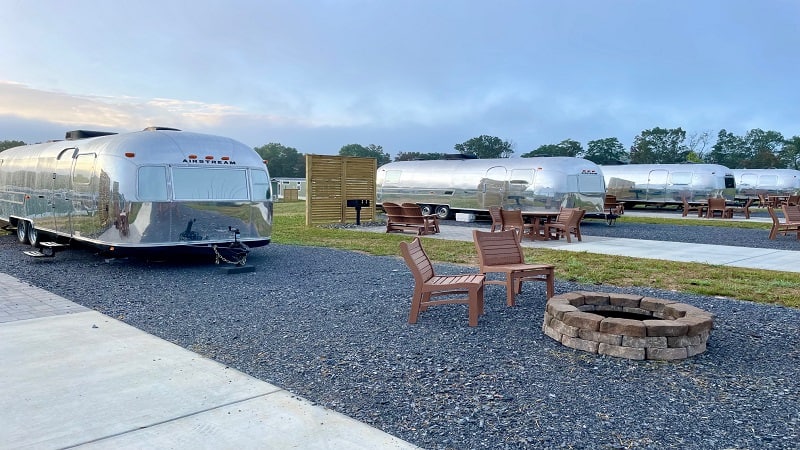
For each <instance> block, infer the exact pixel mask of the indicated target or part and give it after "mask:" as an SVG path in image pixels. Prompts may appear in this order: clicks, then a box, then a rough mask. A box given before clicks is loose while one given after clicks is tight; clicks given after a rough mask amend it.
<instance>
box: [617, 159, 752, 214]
mask: <svg viewBox="0 0 800 450" xmlns="http://www.w3.org/2000/svg"><path fill="white" fill-rule="evenodd" d="M601 169H602V171H603V177H604V178H605V182H606V190H607V191H608V193H609V194H610V195H616V197H617V201H618V202H621V203H624V204H625V205H626V207H633V206H634V205H654V206H663V205H681V204H682V203H683V199H684V198H686V200H687V201H698V200H702V199H707V198H709V197H724V198H727V199H729V200H733V199H734V194H735V190H736V182H735V180H734V177H733V172H731V170H730V169H728V168H727V167H725V166H722V165H719V164H625V165H618V166H601Z"/></svg>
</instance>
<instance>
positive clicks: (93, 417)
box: [0, 273, 416, 450]
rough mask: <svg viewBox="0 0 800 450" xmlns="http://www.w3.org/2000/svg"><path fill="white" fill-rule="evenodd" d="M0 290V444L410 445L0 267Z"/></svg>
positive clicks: (180, 446) (37, 446) (179, 446)
mask: <svg viewBox="0 0 800 450" xmlns="http://www.w3.org/2000/svg"><path fill="white" fill-rule="evenodd" d="M0 293H1V294H0V296H1V297H0V357H2V362H0V389H2V395H0V448H4V449H5V448H8V449H12V448H13V449H23V448H30V449H57V448H73V447H77V448H85V449H89V448H113V449H124V448H137V449H140V448H154V449H155V448H159V449H160V448H170V449H204V448H207V449H223V448H230V449H273V448H275V449H288V448H297V449H370V450H372V449H377V448H381V449H384V448H389V449H411V448H416V447H415V446H413V445H411V444H409V443H407V442H404V441H402V440H400V439H397V438H395V437H393V436H390V435H388V434H386V433H383V432H382V431H380V430H377V429H375V428H373V427H370V426H368V425H366V424H363V423H361V422H358V421H356V420H353V419H351V418H349V417H346V416H344V415H342V414H338V413H336V412H333V411H331V410H328V409H325V408H322V407H320V406H315V405H312V404H311V403H309V402H308V401H306V400H304V399H302V398H299V397H297V396H295V395H293V394H292V393H291V392H288V391H286V390H283V389H281V388H279V387H277V386H273V385H271V384H269V383H265V382H263V381H260V380H258V379H255V378H253V377H250V376H248V375H245V374H243V373H241V372H239V371H237V370H234V369H231V368H229V367H225V366H224V365H222V364H219V363H217V362H215V361H213V360H210V359H207V358H204V357H202V356H200V355H197V354H195V353H193V352H190V351H188V350H186V349H184V348H182V347H179V346H177V345H174V344H171V343H169V342H167V341H164V340H161V339H159V338H156V337H154V336H152V335H149V334H147V333H145V332H143V331H140V330H138V329H136V328H134V327H131V326H129V325H127V324H125V323H122V322H120V321H118V320H115V319H112V318H110V317H108V316H105V315H103V314H100V313H98V312H96V311H93V310H90V309H87V308H84V307H82V306H80V305H77V304H75V303H73V302H70V301H68V300H66V299H64V298H62V297H59V296H57V295H55V294H52V293H50V292H47V291H45V290H42V289H39V288H37V287H33V286H30V285H28V284H27V283H24V282H21V281H19V280H17V279H16V278H13V277H11V276H9V275H6V274H3V273H0Z"/></svg>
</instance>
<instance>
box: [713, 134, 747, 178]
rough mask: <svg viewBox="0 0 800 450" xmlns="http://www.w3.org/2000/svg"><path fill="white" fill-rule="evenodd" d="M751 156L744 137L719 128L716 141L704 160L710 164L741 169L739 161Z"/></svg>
mask: <svg viewBox="0 0 800 450" xmlns="http://www.w3.org/2000/svg"><path fill="white" fill-rule="evenodd" d="M750 157H751V155H750V154H749V151H748V149H747V146H746V145H745V142H744V139H742V138H741V137H740V136H737V135H735V134H733V133H729V132H727V131H726V130H724V129H722V130H719V133H717V142H716V143H714V145H713V146H712V147H711V151H710V152H709V153H708V155H706V158H705V161H706V162H708V163H712V164H722V165H723V166H725V167H729V168H731V169H741V168H743V167H744V166H742V165H741V162H742V161H744V160H747V159H749V158H750Z"/></svg>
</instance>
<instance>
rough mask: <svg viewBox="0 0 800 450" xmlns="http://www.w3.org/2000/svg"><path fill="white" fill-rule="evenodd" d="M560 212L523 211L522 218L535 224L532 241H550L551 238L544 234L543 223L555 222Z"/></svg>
mask: <svg viewBox="0 0 800 450" xmlns="http://www.w3.org/2000/svg"><path fill="white" fill-rule="evenodd" d="M558 214H559V211H523V212H522V217H523V218H525V219H526V220H529V221H530V222H531V223H532V224H533V233H532V234H531V235H530V236H531V239H534V240H537V241H548V240H550V237H549V236H545V235H544V233H543V230H544V227H543V226H542V224H543V223H549V222H553V221H554V220H555V219H556V218H557V217H558Z"/></svg>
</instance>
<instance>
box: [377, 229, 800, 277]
mask: <svg viewBox="0 0 800 450" xmlns="http://www.w3.org/2000/svg"><path fill="white" fill-rule="evenodd" d="M440 228H441V233H439V234H435V235H430V237H432V238H436V239H454V240H463V241H472V230H473V229H476V228H471V227H462V226H452V225H450V226H447V225H442V226H441V227H440ZM483 230H484V231H486V229H485V228H483ZM377 231H380V232H383V231H385V229H381V230H377ZM522 245H523V246H524V247H538V248H550V249H554V250H565V251H570V252H587V253H600V254H603V255H619V256H630V257H633V258H648V259H663V260H669V261H682V262H696V263H706V264H717V265H722V266H731V267H744V268H750V269H765V270H777V271H780V272H800V252H797V251H792V250H773V249H768V248H749V247H731V246H726V245H706V244H686V243H681V242H666V241H647V240H642V239H620V238H608V237H600V236H586V235H584V236H583V240H582V241H581V242H578V241H577V240H576V239H573V240H572V243H567V241H566V240H565V239H560V240H557V241H531V240H527V239H526V240H523V243H522Z"/></svg>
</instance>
